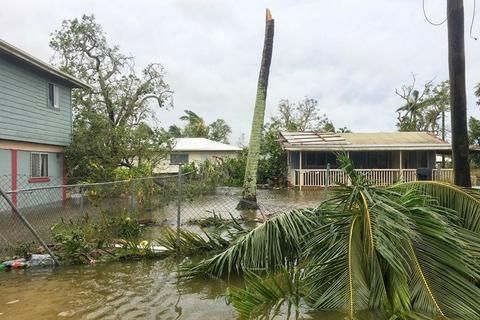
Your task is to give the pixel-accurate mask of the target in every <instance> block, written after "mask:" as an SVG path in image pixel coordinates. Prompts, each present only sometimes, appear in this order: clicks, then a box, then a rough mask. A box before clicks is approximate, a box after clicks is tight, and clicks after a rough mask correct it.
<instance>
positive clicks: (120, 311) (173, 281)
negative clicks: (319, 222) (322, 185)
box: [0, 188, 343, 320]
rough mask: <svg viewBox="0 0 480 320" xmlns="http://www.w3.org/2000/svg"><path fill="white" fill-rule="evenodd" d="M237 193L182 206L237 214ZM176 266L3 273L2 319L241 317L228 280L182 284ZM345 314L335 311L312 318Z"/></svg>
mask: <svg viewBox="0 0 480 320" xmlns="http://www.w3.org/2000/svg"><path fill="white" fill-rule="evenodd" d="M323 195H324V193H322V192H299V191H294V190H290V191H288V190H260V192H259V202H260V203H261V206H262V209H264V210H268V211H269V212H273V211H276V212H280V211H285V210H287V211H288V210H290V209H292V208H294V207H311V206H315V205H316V204H317V203H318V202H319V201H320V199H321V198H322V196H323ZM237 198H238V190H237V189H232V188H228V189H225V190H220V191H219V192H218V194H217V195H215V196H208V197H202V198H201V199H199V200H196V201H193V202H191V203H190V204H189V205H185V206H184V210H183V211H182V212H184V213H185V214H186V217H188V214H189V212H191V213H190V214H192V215H193V213H194V212H196V213H197V215H198V212H206V211H210V210H211V209H212V208H213V209H215V210H216V211H217V212H218V213H220V212H225V213H226V212H231V213H232V214H235V215H239V214H240V213H239V212H235V205H236V203H235V202H236V199H237ZM232 199H233V200H232ZM189 210H191V211H189ZM152 215H153V217H155V219H165V220H166V221H168V222H170V221H171V220H173V218H174V217H175V210H166V209H163V210H162V211H153V212H152ZM186 217H185V218H186ZM225 217H228V216H225ZM155 229H157V228H154V229H153V230H151V231H150V232H147V235H148V237H151V238H155V236H156V232H155V231H154V230H155ZM152 231H153V232H152ZM157 231H158V229H157ZM176 268H177V263H176V262H175V261H173V260H170V259H167V260H158V261H134V262H123V263H121V262H115V263H108V264H99V265H94V266H61V267H59V268H55V269H42V270H38V269H30V270H20V271H10V272H0V320H2V319H13V320H18V319H209V320H214V319H237V315H236V313H235V311H234V309H233V307H231V306H229V305H228V304H227V303H226V301H225V297H224V294H225V291H226V287H227V284H226V283H225V282H224V281H221V280H214V279H197V280H192V281H188V282H183V283H179V281H178V279H177V277H176ZM342 318H343V317H342V316H339V315H334V314H322V315H308V316H305V319H325V320H334V319H335V320H336V319H342ZM280 319H281V318H280Z"/></svg>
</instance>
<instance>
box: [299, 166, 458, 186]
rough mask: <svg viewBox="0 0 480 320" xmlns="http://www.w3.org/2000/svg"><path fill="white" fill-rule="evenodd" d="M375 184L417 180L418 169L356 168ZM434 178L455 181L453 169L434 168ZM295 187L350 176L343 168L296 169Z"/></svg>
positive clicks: (338, 182) (331, 182)
mask: <svg viewBox="0 0 480 320" xmlns="http://www.w3.org/2000/svg"><path fill="white" fill-rule="evenodd" d="M355 171H356V172H358V173H361V174H363V175H365V176H366V177H367V179H369V180H370V181H371V182H372V183H373V184H375V185H378V186H386V185H390V184H393V183H396V182H400V181H403V182H411V181H416V180H417V170H416V169H355ZM432 179H433V180H439V181H446V182H453V170H452V169H432ZM291 183H292V185H293V186H295V187H325V186H327V185H330V186H333V185H341V184H348V183H349V181H348V177H347V175H346V174H345V172H344V171H343V170H341V169H330V170H327V169H295V170H293V177H292V181H291Z"/></svg>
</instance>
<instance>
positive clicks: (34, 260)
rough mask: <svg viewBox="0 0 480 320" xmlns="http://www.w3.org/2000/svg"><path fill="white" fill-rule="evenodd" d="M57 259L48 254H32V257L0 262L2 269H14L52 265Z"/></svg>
mask: <svg viewBox="0 0 480 320" xmlns="http://www.w3.org/2000/svg"><path fill="white" fill-rule="evenodd" d="M54 265H55V261H54V260H53V259H52V257H51V256H50V255H48V254H32V255H31V256H30V258H29V259H28V260H27V259H24V258H21V259H15V260H7V261H4V262H3V263H1V264H0V271H3V270H5V271H10V270H12V269H27V268H30V267H50V266H54Z"/></svg>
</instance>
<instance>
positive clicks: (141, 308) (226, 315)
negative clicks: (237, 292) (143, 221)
mask: <svg viewBox="0 0 480 320" xmlns="http://www.w3.org/2000/svg"><path fill="white" fill-rule="evenodd" d="M175 268H176V264H175V262H174V261H172V260H163V261H137V262H128V263H111V264H105V265H97V266H71V267H60V268H57V269H46V270H41V271H38V270H28V271H19V272H14V271H13V272H8V273H7V272H5V273H0V319H12V320H18V319H38V320H42V319H127V320H128V319H162V320H163V319H166V320H168V319H208V320H214V319H222V320H223V319H237V315H236V313H235V311H234V310H233V308H232V307H231V306H229V305H227V303H226V302H225V298H224V293H225V289H226V283H225V282H223V281H221V280H214V279H198V280H189V281H188V282H185V281H183V282H179V281H178V279H177V277H176V273H175ZM237 284H238V283H237ZM17 300H18V302H16V301H17ZM12 302H14V303H12ZM279 319H282V317H279ZM302 319H322V320H340V319H343V316H341V315H339V314H334V313H321V314H315V315H313V314H312V315H306V316H304V317H303V318H302Z"/></svg>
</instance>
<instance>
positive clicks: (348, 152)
mask: <svg viewBox="0 0 480 320" xmlns="http://www.w3.org/2000/svg"><path fill="white" fill-rule="evenodd" d="M346 152H347V158H348V159H350V151H346ZM350 160H351V159H350ZM354 167H355V164H354ZM343 174H344V175H345V173H343ZM347 185H348V186H351V185H352V181H351V180H350V177H349V176H348V175H347Z"/></svg>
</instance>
